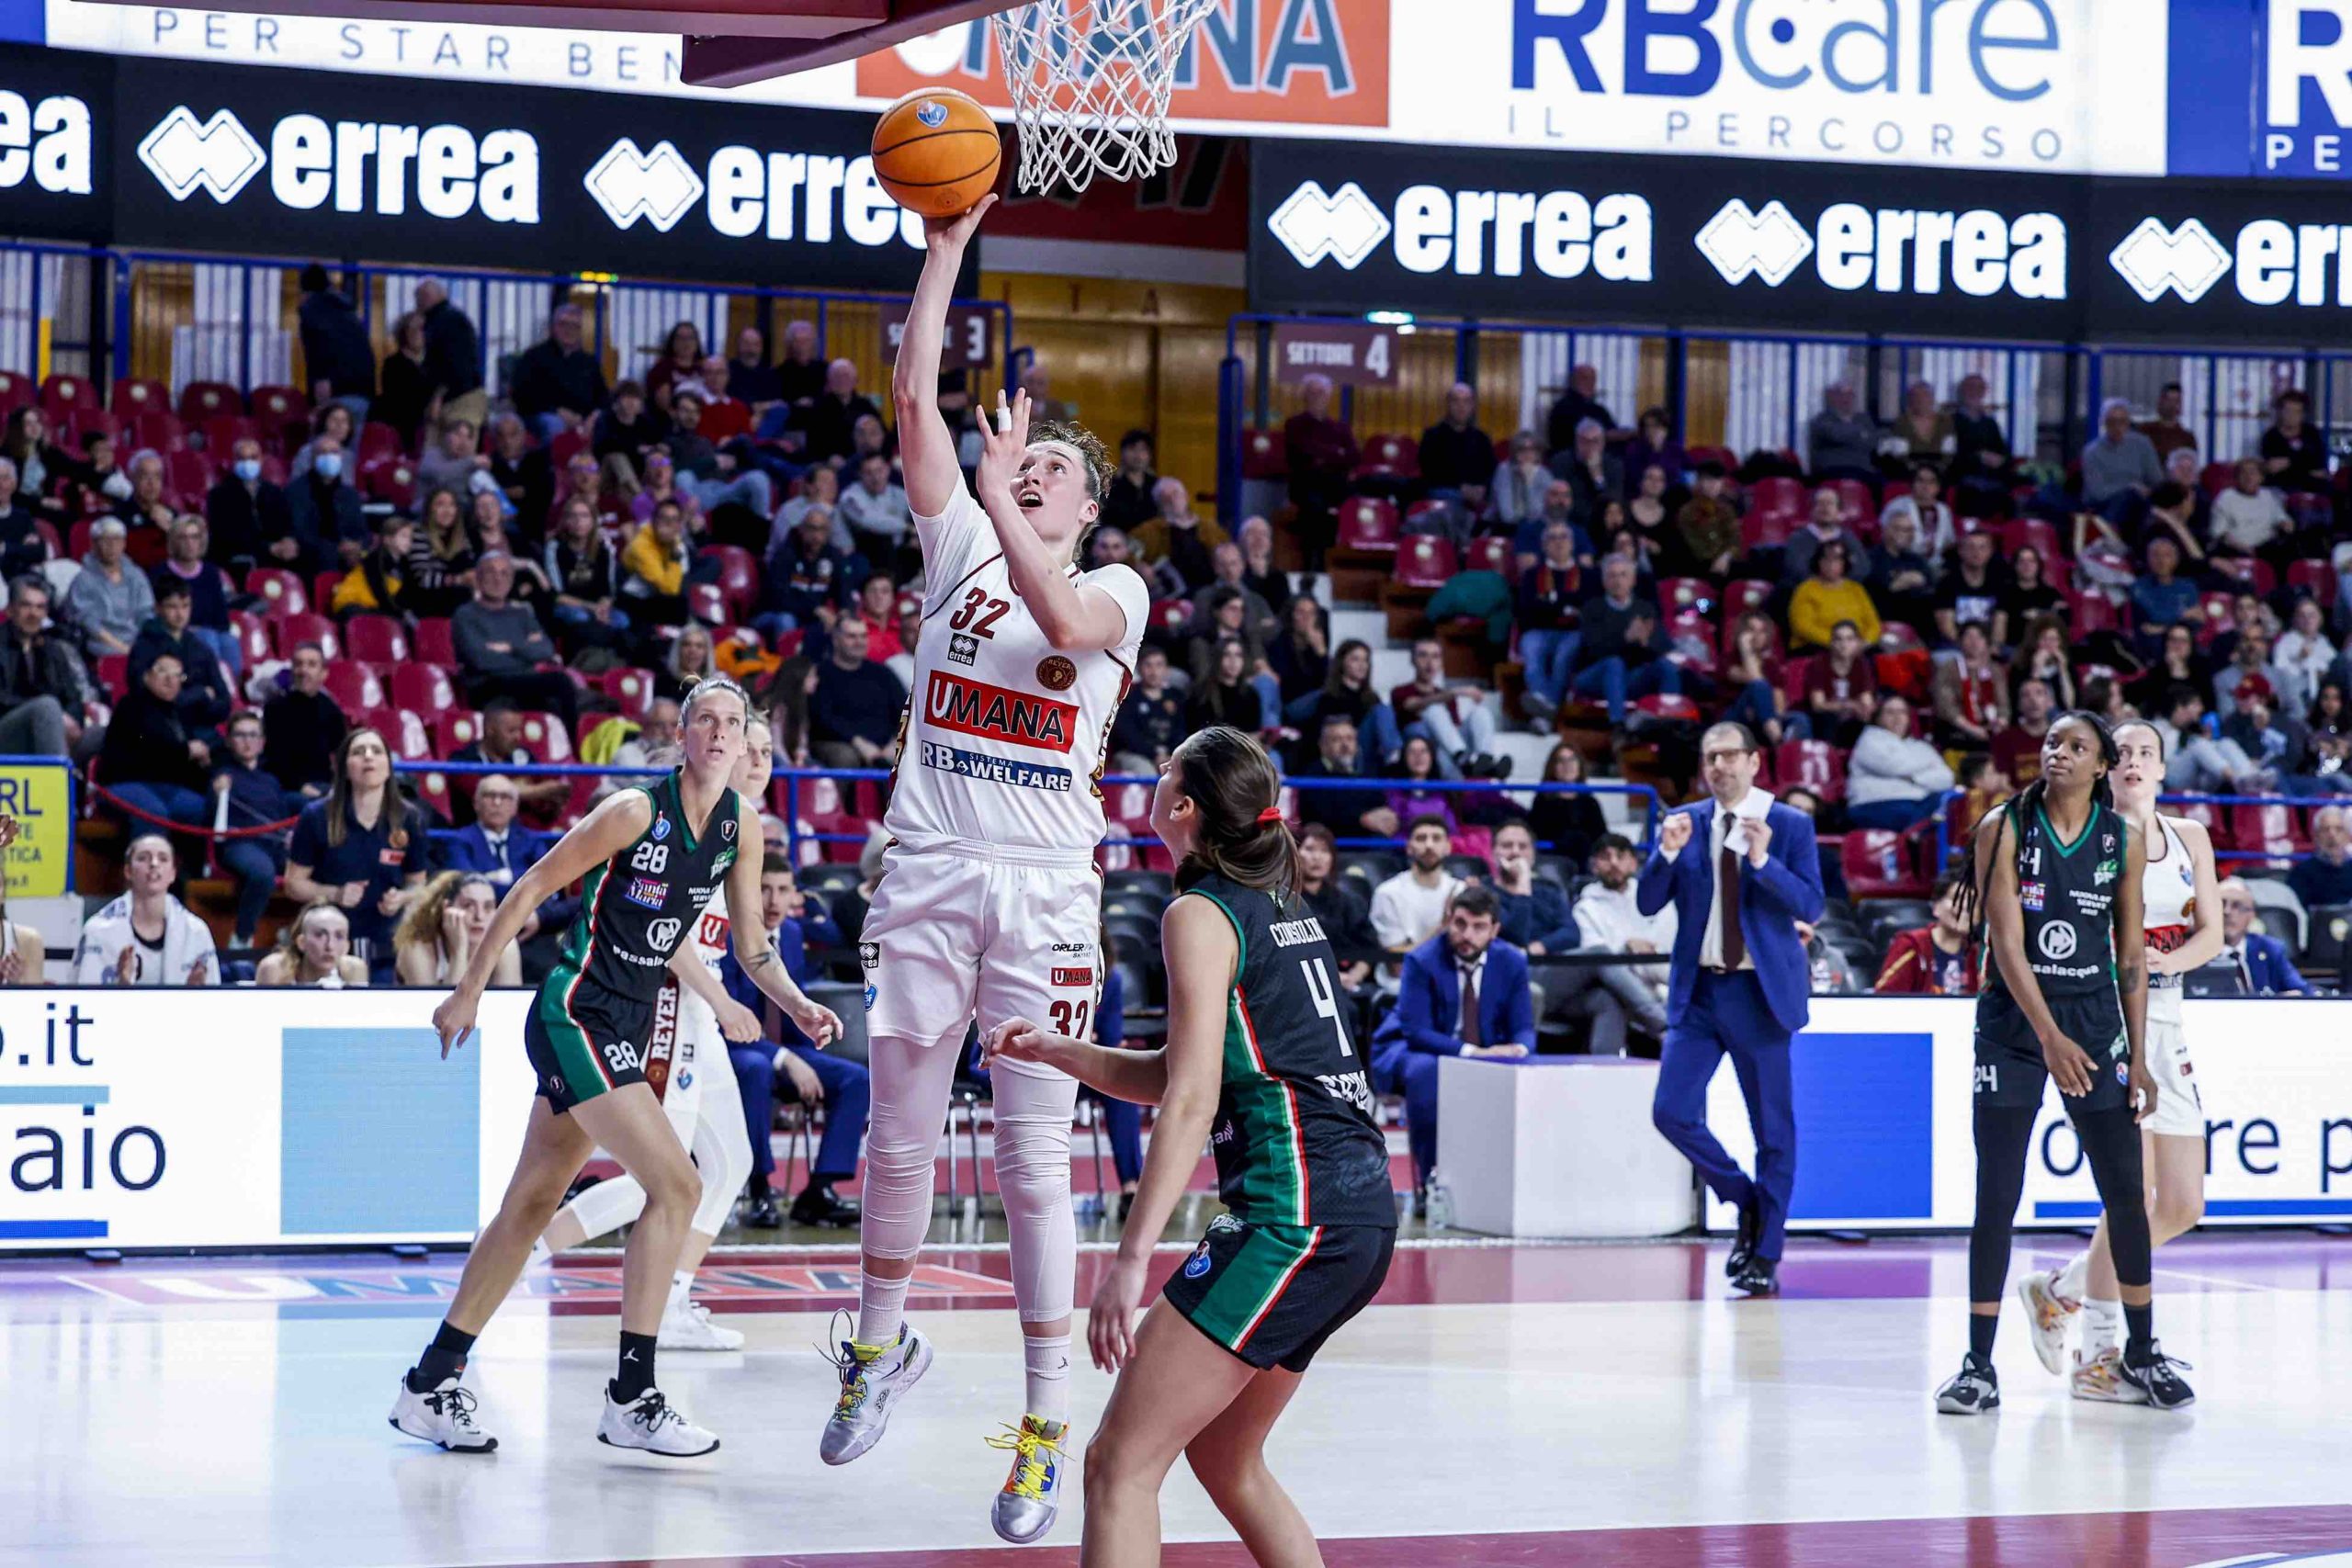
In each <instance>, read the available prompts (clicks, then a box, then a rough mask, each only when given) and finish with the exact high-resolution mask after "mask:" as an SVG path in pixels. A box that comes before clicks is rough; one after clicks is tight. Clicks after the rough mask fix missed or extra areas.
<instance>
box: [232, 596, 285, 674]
mask: <svg viewBox="0 0 2352 1568" xmlns="http://www.w3.org/2000/svg"><path fill="white" fill-rule="evenodd" d="M229 630H230V631H231V632H232V633H234V634H235V636H236V638H237V651H238V652H239V653H241V654H242V655H243V657H244V661H245V672H246V673H247V674H251V673H252V672H253V670H254V666H255V665H257V664H260V663H261V662H262V661H263V660H267V659H271V658H274V657H276V650H275V649H272V648H271V647H270V645H269V623H268V622H266V621H265V620H263V619H262V618H261V617H260V616H259V615H254V613H253V612H252V611H250V610H232V611H230V612H229Z"/></svg>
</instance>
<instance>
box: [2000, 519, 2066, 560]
mask: <svg viewBox="0 0 2352 1568" xmlns="http://www.w3.org/2000/svg"><path fill="white" fill-rule="evenodd" d="M2028 545H2031V546H2032V547H2034V548H2035V549H2037V550H2040V551H2041V558H2042V559H2043V560H2044V561H2045V562H2047V561H2054V560H2057V559H2059V558H2061V557H2062V556H2063V555H2064V551H2063V550H2062V549H2061V548H2060V547H2059V544H2058V530H2057V529H2055V528H2053V527H2052V526H2051V525H2049V523H2047V522H2046V521H2044V520H2043V519H2041V518H2039V517H2013V518H2011V519H2009V521H2008V522H2007V524H2005V525H2002V528H2001V553H2002V554H2004V555H2015V554H2017V552H2018V551H2019V550H2021V549H2023V548H2024V547H2026V546H2028Z"/></svg>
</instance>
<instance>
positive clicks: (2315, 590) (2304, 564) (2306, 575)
mask: <svg viewBox="0 0 2352 1568" xmlns="http://www.w3.org/2000/svg"><path fill="white" fill-rule="evenodd" d="M2346 471H2347V472H2352V470H2346ZM2287 586H2288V587H2290V588H2291V589H2293V590H2294V591H2295V592H2297V593H2298V594H2305V593H2308V594H2310V595H2311V596H2312V598H2314V599H2316V600H2318V601H2319V602H2320V604H2322V605H2323V606H2324V607H2327V608H2330V609H2333V608H2334V607H2335V568H2334V567H2333V566H2332V565H2330V564H2329V563H2328V562H2326V561H2324V560H2299V561H2290V562H2289V563H2288V565H2287Z"/></svg>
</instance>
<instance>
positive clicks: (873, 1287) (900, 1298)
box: [857, 1273, 913, 1345]
mask: <svg viewBox="0 0 2352 1568" xmlns="http://www.w3.org/2000/svg"><path fill="white" fill-rule="evenodd" d="M912 1278H913V1276H912V1275H911V1274H902V1275H900V1276H899V1278H898V1279H895V1280H877V1279H876V1278H875V1277H874V1276H873V1275H872V1274H871V1273H868V1274H866V1275H865V1276H864V1278H863V1280H861V1281H860V1283H859V1285H858V1292H857V1342H858V1343H859V1344H861V1345H888V1344H889V1343H890V1342H891V1341H892V1340H895V1339H896V1338H898V1337H899V1329H900V1328H901V1327H902V1326H904V1325H905V1320H906V1314H907V1281H908V1280H910V1279H912Z"/></svg>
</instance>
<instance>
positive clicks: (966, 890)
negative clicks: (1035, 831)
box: [857, 847, 1103, 1077]
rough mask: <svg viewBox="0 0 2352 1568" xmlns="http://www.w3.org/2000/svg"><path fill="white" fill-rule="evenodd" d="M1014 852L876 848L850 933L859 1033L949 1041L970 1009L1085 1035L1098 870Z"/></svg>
mask: <svg viewBox="0 0 2352 1568" xmlns="http://www.w3.org/2000/svg"><path fill="white" fill-rule="evenodd" d="M1017 853H1018V852H1005V851H1001V850H999V851H989V852H972V853H967V852H955V853H947V852H939V851H926V852H910V851H909V850H907V849H905V848H903V847H902V848H896V849H893V850H891V851H890V852H888V856H887V857H886V859H885V860H884V862H883V868H884V869H883V873H882V881H881V885H880V886H877V887H876V889H875V893H874V907H873V908H872V910H871V911H869V912H868V913H867V915H866V918H865V931H864V933H863V940H862V941H861V942H859V943H858V953H857V956H858V963H859V964H860V965H861V967H862V970H863V973H864V975H865V1013H866V1018H865V1030H866V1033H867V1034H868V1035H869V1036H876V1035H894V1036H897V1037H898V1038H899V1039H902V1040H911V1041H915V1042H918V1043H922V1044H938V1043H944V1044H945V1045H946V1046H947V1047H948V1048H949V1049H950V1050H954V1049H956V1047H957V1046H959V1045H961V1044H962V1043H963V1039H964V1031H965V1029H966V1028H967V1026H969V1025H970V1024H972V1023H974V1022H975V1021H977V1022H978V1025H979V1028H980V1031H981V1032H982V1033H986V1032H988V1031H989V1029H991V1028H993V1027H994V1026H995V1025H997V1024H999V1023H1001V1022H1002V1021H1005V1020H1006V1019H1010V1018H1025V1019H1030V1020H1033V1021H1035V1022H1037V1023H1039V1024H1042V1025H1043V1026H1045V1027H1046V1028H1047V1029H1050V1030H1052V1031H1054V1032H1056V1033H1059V1034H1069V1035H1074V1036H1076V1037H1077V1038H1079V1039H1081V1040H1084V1039H1090V1038H1091V1037H1092V1034H1093V1030H1094V1003H1095V994H1096V989H1097V987H1099V986H1100V985H1101V984H1102V978H1103V977H1102V975H1101V973H1100V969H1101V954H1100V953H1099V952H1098V948H1099V946H1100V943H1101V940H1102V926H1103V879H1102V877H1101V875H1100V874H1098V873H1097V872H1096V871H1095V869H1094V865H1093V859H1092V856H1091V855H1085V856H1057V857H1054V859H1055V861H1056V863H1049V864H1043V865H1040V864H1033V863H1023V860H1022V859H1018V858H1013V857H1014V856H1015V855H1017ZM983 854H985V856H986V858H983ZM1038 858H1043V857H1038ZM1006 1066H1007V1067H1008V1068H1013V1069H1018V1070H1028V1069H1025V1068H1022V1066H1021V1065H1020V1064H1012V1063H1008V1064H1007V1065H1006ZM1040 1070H1041V1071H1050V1069H1040ZM1054 1076H1056V1077H1058V1076H1059V1075H1058V1074H1056V1075H1054Z"/></svg>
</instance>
